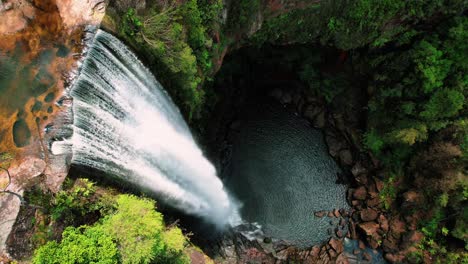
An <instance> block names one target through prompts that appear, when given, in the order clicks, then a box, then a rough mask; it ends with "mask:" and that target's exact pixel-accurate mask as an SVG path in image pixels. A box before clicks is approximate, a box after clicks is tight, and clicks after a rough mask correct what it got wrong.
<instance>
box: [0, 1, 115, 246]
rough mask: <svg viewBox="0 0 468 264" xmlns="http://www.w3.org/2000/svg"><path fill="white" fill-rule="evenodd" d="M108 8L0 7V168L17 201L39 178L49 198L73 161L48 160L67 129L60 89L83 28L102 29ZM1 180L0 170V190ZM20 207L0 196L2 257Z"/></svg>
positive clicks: (74, 61)
mask: <svg viewBox="0 0 468 264" xmlns="http://www.w3.org/2000/svg"><path fill="white" fill-rule="evenodd" d="M106 6H107V1H104V0H89V1H82V0H60V1H59V0H31V1H26V0H7V1H2V2H0V17H1V18H2V19H1V20H0V165H1V166H3V167H7V169H8V170H9V171H10V174H11V177H12V182H11V184H10V186H9V187H8V190H9V191H12V192H16V193H19V194H22V193H23V190H25V189H26V188H27V187H29V186H30V185H31V184H34V183H36V181H37V180H36V179H39V178H40V179H41V181H42V183H43V185H44V186H45V187H46V188H48V189H50V190H51V191H53V192H56V191H58V190H59V189H60V186H61V184H62V182H63V180H64V179H65V176H66V175H67V173H68V169H69V162H70V159H71V157H70V154H64V155H53V154H52V153H51V152H50V145H51V144H50V143H51V142H52V141H53V140H56V139H59V138H60V137H61V136H62V135H61V132H60V127H62V126H64V125H66V124H67V123H68V124H69V123H71V122H73V121H72V109H71V106H72V101H71V98H68V97H67V96H66V94H67V92H66V89H67V88H68V86H69V84H70V81H71V79H72V75H73V74H72V73H73V72H76V70H77V66H78V61H79V59H80V58H81V54H82V50H83V44H82V43H83V41H82V40H83V38H84V35H85V28H87V27H89V26H98V25H99V24H100V22H101V20H102V18H103V16H104V14H105V9H106ZM46 131H47V133H46ZM4 157H8V159H9V160H8V162H4V161H5V160H2V159H3V158H4ZM39 176H40V177H39ZM6 178H7V175H6V172H3V171H2V172H1V173H0V184H2V183H3V182H4V181H3V180H4V179H6ZM19 207H20V201H19V199H18V198H17V197H15V196H14V195H9V194H0V211H1V213H0V255H1V254H2V253H4V254H6V252H5V241H6V239H7V237H8V235H9V233H10V231H11V228H12V226H13V224H14V222H15V219H16V217H17V214H18V212H19Z"/></svg>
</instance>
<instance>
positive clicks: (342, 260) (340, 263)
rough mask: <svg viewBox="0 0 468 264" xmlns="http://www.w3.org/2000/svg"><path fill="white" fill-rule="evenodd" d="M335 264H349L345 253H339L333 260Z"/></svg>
mask: <svg viewBox="0 0 468 264" xmlns="http://www.w3.org/2000/svg"><path fill="white" fill-rule="evenodd" d="M335 263H336V264H349V260H348V257H347V256H346V254H345V253H341V254H340V255H338V257H337V258H336V260H335Z"/></svg>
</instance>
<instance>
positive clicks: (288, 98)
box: [280, 92, 292, 104]
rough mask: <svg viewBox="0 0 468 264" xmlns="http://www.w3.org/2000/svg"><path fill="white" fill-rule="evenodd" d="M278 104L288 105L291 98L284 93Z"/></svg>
mask: <svg viewBox="0 0 468 264" xmlns="http://www.w3.org/2000/svg"><path fill="white" fill-rule="evenodd" d="M280 102H281V103H282V104H290V103H291V102H292V96H291V94H290V93H289V92H284V93H283V96H281V99H280Z"/></svg>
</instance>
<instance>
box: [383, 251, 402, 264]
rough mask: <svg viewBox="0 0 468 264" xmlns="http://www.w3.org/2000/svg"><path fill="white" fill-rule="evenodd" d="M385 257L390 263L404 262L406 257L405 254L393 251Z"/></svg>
mask: <svg viewBox="0 0 468 264" xmlns="http://www.w3.org/2000/svg"><path fill="white" fill-rule="evenodd" d="M384 257H385V259H386V260H387V261H388V262H390V263H402V262H403V260H404V259H405V256H404V255H400V254H392V253H387V254H385V256H384Z"/></svg>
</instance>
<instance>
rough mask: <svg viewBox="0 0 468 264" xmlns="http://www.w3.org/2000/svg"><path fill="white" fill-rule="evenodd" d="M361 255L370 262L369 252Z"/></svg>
mask: <svg viewBox="0 0 468 264" xmlns="http://www.w3.org/2000/svg"><path fill="white" fill-rule="evenodd" d="M362 257H363V258H364V260H367V261H370V262H372V256H371V255H370V254H369V253H367V252H364V253H363V254H362Z"/></svg>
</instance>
